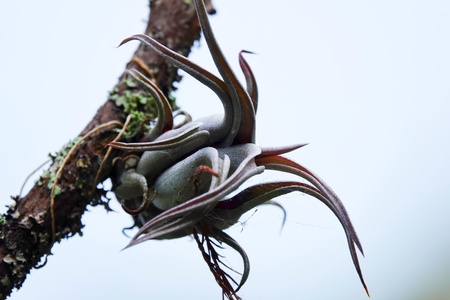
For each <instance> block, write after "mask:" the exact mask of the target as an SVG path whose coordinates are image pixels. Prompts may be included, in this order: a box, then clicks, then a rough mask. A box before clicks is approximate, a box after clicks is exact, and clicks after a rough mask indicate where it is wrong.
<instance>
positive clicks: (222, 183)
mask: <svg viewBox="0 0 450 300" xmlns="http://www.w3.org/2000/svg"><path fill="white" fill-rule="evenodd" d="M193 3H194V5H195V9H196V12H197V16H198V19H199V22H200V26H201V28H202V31H203V34H204V37H205V40H206V43H207V45H208V48H209V51H210V53H211V56H212V58H213V60H214V63H215V65H216V67H217V69H218V71H219V73H220V75H221V77H222V79H219V78H218V77H216V76H215V75H213V74H211V73H210V72H208V71H206V70H204V69H203V68H201V67H200V66H198V65H196V64H194V63H193V62H191V61H189V60H188V59H186V58H185V57H184V56H181V55H179V54H178V53H176V52H174V51H172V50H171V49H169V48H167V47H166V46H164V45H162V44H160V43H159V42H158V41H156V40H155V39H153V38H152V37H150V36H146V35H143V34H137V35H133V36H131V37H129V38H127V39H125V40H124V41H122V43H121V45H122V44H125V43H127V42H129V41H132V40H137V41H140V42H142V43H144V44H146V45H147V46H148V47H149V48H150V49H152V50H153V51H156V52H157V53H158V54H159V55H161V56H162V57H164V58H165V59H167V60H168V61H169V62H170V63H172V64H174V65H175V66H177V67H178V68H180V69H182V70H184V71H185V72H186V73H188V74H189V75H191V76H193V77H194V78H196V79H197V80H198V81H200V82H201V83H203V84H204V85H206V86H207V87H209V88H210V89H211V90H212V91H214V93H215V94H216V95H217V97H218V98H219V100H220V101H221V102H222V105H223V110H224V114H222V115H213V116H209V117H206V118H202V119H200V120H197V121H189V122H187V123H186V124H184V125H181V126H178V127H176V126H174V122H173V113H172V110H171V109H170V106H169V103H168V101H167V99H166V98H165V96H164V95H163V93H162V92H161V91H160V90H159V88H158V87H157V86H156V85H155V84H154V83H153V82H152V81H151V80H150V79H148V78H146V77H145V76H144V75H143V74H141V73H140V72H138V71H136V70H130V71H129V72H128V74H129V76H131V77H132V78H133V79H134V80H136V81H137V82H139V83H140V84H141V85H143V86H144V87H145V88H146V90H147V91H148V92H149V93H150V94H151V95H152V96H153V98H154V100H155V103H156V105H157V110H158V118H157V120H156V122H155V124H154V126H153V128H152V129H151V130H150V132H149V133H148V134H147V135H146V136H145V138H144V139H143V141H142V142H139V143H122V142H112V143H110V144H109V146H110V147H113V148H117V149H122V150H129V151H133V152H136V151H141V152H143V154H142V156H141V157H140V158H137V157H136V156H132V155H129V156H125V157H124V158H123V160H122V162H121V163H119V164H118V165H120V168H118V169H120V174H119V175H118V179H117V180H115V183H114V191H115V193H116V196H117V197H118V199H119V200H120V201H121V202H122V206H123V208H124V209H125V210H126V211H127V212H128V213H130V214H132V215H135V217H136V216H139V215H140V214H141V213H143V212H147V213H148V212H149V215H151V217H150V218H147V219H146V220H145V221H146V223H145V224H144V225H143V226H142V227H141V228H140V229H139V231H138V232H137V234H136V235H135V236H134V237H133V238H132V239H131V241H130V243H129V245H128V246H127V247H131V246H134V245H137V244H139V243H142V242H144V241H148V240H152V239H173V238H178V237H183V236H187V235H193V236H194V239H195V240H196V241H197V243H198V246H199V248H200V250H201V252H202V254H203V257H204V259H205V261H206V262H207V264H208V266H209V267H210V270H211V272H212V273H213V275H214V276H215V279H216V281H217V283H218V284H219V285H220V287H221V288H222V291H223V294H224V295H225V296H226V297H227V298H230V299H239V296H238V295H237V294H236V292H237V291H238V290H239V289H240V288H241V287H242V286H243V284H244V283H245V281H246V280H247V278H248V275H249V271H250V265H249V259H248V257H247V255H246V253H245V251H244V250H243V249H242V248H241V247H240V246H239V244H238V243H237V242H236V241H235V240H234V239H233V238H232V237H230V236H229V235H227V234H226V233H225V232H224V231H223V230H224V229H227V228H229V227H230V226H232V225H234V224H236V223H237V222H238V220H239V218H240V217H241V216H242V215H243V214H244V213H246V212H248V211H249V210H251V209H253V208H255V207H256V206H258V205H262V204H276V203H275V202H274V201H273V200H272V199H273V198H275V197H278V196H281V195H284V194H287V193H291V192H294V191H298V192H302V193H305V194H308V195H311V196H312V197H314V198H316V199H318V200H319V201H321V202H322V203H324V204H325V205H326V206H327V207H328V208H329V209H330V210H331V211H332V212H333V213H334V214H335V215H336V217H337V218H338V220H339V221H340V223H341V225H342V227H343V229H344V231H345V234H346V237H347V242H348V247H349V250H350V254H351V257H352V260H353V264H354V266H355V268H356V271H357V273H358V275H359V278H360V281H361V283H362V285H363V286H364V288H365V290H366V292H367V294H368V291H367V287H366V284H365V282H364V279H363V276H362V272H361V268H360V265H359V261H358V256H357V250H356V248H358V250H359V251H360V252H361V253H362V254H363V250H362V246H361V243H360V241H359V239H358V236H357V234H356V232H355V230H354V228H353V225H352V223H351V221H350V219H349V216H348V214H347V212H346V210H345V208H344V206H343V204H342V202H341V201H340V199H339V198H338V196H337V195H336V194H335V193H334V192H333V191H332V190H331V188H330V187H328V185H327V184H325V182H324V181H323V180H322V179H320V178H319V177H318V176H317V175H315V174H314V173H312V172H311V171H310V170H308V169H307V168H305V167H303V166H302V165H300V164H297V163H296V162H293V161H291V160H289V159H287V158H285V157H283V156H281V155H282V154H284V153H287V152H290V151H293V150H295V149H298V148H300V147H302V146H304V145H305V144H297V145H293V146H287V147H272V148H263V147H259V146H257V145H256V144H255V114H256V109H257V105H258V90H257V85H256V81H255V77H254V75H253V72H252V70H251V69H250V67H249V65H248V63H247V62H246V61H245V59H244V57H243V55H242V54H243V52H245V51H242V52H241V53H240V54H239V63H240V67H241V70H242V72H243V73H244V76H245V79H246V89H245V88H244V87H243V86H242V85H241V84H240V82H239V81H238V79H237V78H236V76H235V74H234V73H233V71H232V70H231V68H230V66H229V65H228V63H227V60H226V59H225V57H224V55H223V53H222V51H221V49H220V48H219V45H218V43H217V41H216V39H215V37H214V34H213V32H212V29H211V26H210V24H209V20H208V17H207V13H206V9H205V6H204V3H203V0H194V1H193ZM265 170H276V171H280V172H285V173H290V174H293V175H296V176H298V177H300V178H302V179H303V181H279V182H263V183H259V184H256V185H254V186H251V187H248V188H246V189H244V190H241V191H238V192H237V193H235V194H232V193H233V192H235V191H237V190H238V188H239V187H240V186H241V185H242V184H243V183H244V182H246V181H247V180H248V179H249V178H250V177H253V176H254V175H257V174H261V173H263V172H264V171H265ZM305 181H306V182H305ZM136 203H138V205H137V208H136V207H135V208H130V204H136ZM147 215H148V214H147ZM200 236H201V237H200ZM213 240H215V242H214V241H213ZM222 244H226V245H228V246H229V247H231V248H233V249H234V250H236V251H237V252H238V253H239V254H240V255H241V257H242V259H243V261H244V271H243V273H242V277H241V280H240V282H236V281H235V280H234V279H233V278H232V277H231V276H230V275H229V274H228V273H226V272H225V271H224V270H223V268H222V266H226V265H225V264H224V263H223V262H222V260H221V256H220V255H219V254H218V253H217V252H216V250H215V247H219V248H220V247H221V245H222ZM230 281H231V282H230ZM232 283H233V284H234V285H233V284H232Z"/></svg>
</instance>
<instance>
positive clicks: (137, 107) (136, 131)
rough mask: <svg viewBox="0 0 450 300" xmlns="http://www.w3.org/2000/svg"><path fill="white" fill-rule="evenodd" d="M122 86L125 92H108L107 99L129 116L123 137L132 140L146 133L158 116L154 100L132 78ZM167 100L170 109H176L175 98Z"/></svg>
mask: <svg viewBox="0 0 450 300" xmlns="http://www.w3.org/2000/svg"><path fill="white" fill-rule="evenodd" d="M124 84H125V85H126V87H127V89H126V90H125V91H123V92H119V89H118V88H117V87H116V88H115V89H114V90H113V91H112V92H110V96H109V98H110V99H111V100H113V101H114V102H115V103H116V105H117V106H120V107H122V109H123V112H124V113H125V114H127V115H129V116H131V120H130V124H129V125H128V127H127V128H126V130H125V133H124V135H123V137H124V138H125V139H132V138H133V137H135V136H138V135H144V134H145V133H147V132H148V131H149V130H150V128H151V126H152V124H153V123H154V121H155V119H156V118H157V116H158V115H157V109H156V104H155V100H154V99H153V97H152V96H151V95H150V93H148V92H146V91H144V90H143V89H142V88H140V87H139V85H138V83H137V82H136V81H134V80H133V79H132V78H127V79H125V80H124ZM168 99H169V103H170V105H171V106H172V109H173V110H175V109H177V107H176V104H175V98H174V97H173V96H171V95H169V97H168Z"/></svg>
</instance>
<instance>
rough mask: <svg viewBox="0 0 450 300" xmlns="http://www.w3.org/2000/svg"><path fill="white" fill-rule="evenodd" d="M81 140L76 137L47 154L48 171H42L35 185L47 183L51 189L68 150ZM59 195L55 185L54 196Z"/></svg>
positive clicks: (59, 191) (59, 192)
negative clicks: (49, 161)
mask: <svg viewBox="0 0 450 300" xmlns="http://www.w3.org/2000/svg"><path fill="white" fill-rule="evenodd" d="M80 140H81V137H76V138H74V139H72V140H70V141H69V142H68V143H67V144H66V145H64V147H63V148H62V149H61V150H59V151H56V152H55V153H49V155H48V156H49V157H50V158H51V160H52V165H51V166H50V168H48V170H44V172H43V173H42V175H41V177H39V179H38V181H37V182H36V184H37V185H39V186H41V185H43V184H44V183H45V182H46V183H47V188H48V189H49V190H51V189H52V188H53V185H55V181H56V174H57V172H58V170H59V168H60V167H61V165H62V163H63V161H64V159H65V158H66V156H67V154H68V153H69V151H70V149H72V148H73V146H75V144H77V143H78V142H79V141H80ZM59 194H61V188H60V187H59V186H58V185H56V186H55V189H54V196H58V195H59Z"/></svg>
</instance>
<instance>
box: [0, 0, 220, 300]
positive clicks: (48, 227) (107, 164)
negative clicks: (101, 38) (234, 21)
mask: <svg viewBox="0 0 450 300" xmlns="http://www.w3.org/2000/svg"><path fill="white" fill-rule="evenodd" d="M207 6H208V7H209V10H210V12H212V11H213V9H212V7H211V4H210V3H207ZM145 33H146V34H148V35H151V36H153V37H155V38H156V39H158V40H159V41H160V42H162V43H163V44H165V45H167V46H168V47H170V48H172V49H174V50H175V51H177V52H179V53H181V54H183V55H185V56H187V55H188V54H189V52H190V49H191V46H192V44H193V43H194V41H195V40H197V39H198V38H199V36H200V26H199V24H198V21H197V17H196V14H195V9H194V8H193V6H192V5H191V4H189V3H186V1H182V0H151V1H150V16H149V22H148V25H147V28H146V31H145ZM129 68H136V69H138V70H139V71H141V72H142V73H144V74H145V73H147V74H148V73H151V74H150V75H152V77H153V78H154V79H155V80H156V82H157V85H158V86H159V87H160V88H161V90H162V91H163V92H164V93H165V94H166V95H168V94H169V93H170V91H171V90H173V83H174V82H175V81H178V80H180V77H179V76H178V75H177V69H176V68H175V67H173V66H172V65H169V64H167V63H166V62H165V61H164V59H162V58H161V57H160V56H158V55H157V54H155V53H154V52H153V51H151V50H150V49H148V48H147V47H145V46H143V45H141V46H139V48H138V49H137V51H136V52H135V54H134V56H133V58H132V59H131V60H130V62H129V63H128V64H127V69H129ZM128 89H129V87H128V86H127V84H126V82H125V73H124V74H122V75H121V76H120V78H119V81H118V83H117V85H116V86H115V88H114V90H115V91H116V92H117V93H118V94H119V95H121V94H123V93H124V92H125V91H127V90H128ZM125 118H126V113H125V112H124V111H123V108H122V107H118V106H117V105H116V103H115V101H113V100H112V99H107V101H106V102H105V104H104V105H103V106H102V107H100V109H99V110H98V112H97V114H96V115H95V116H94V118H93V119H92V120H91V122H89V124H87V126H86V127H85V128H84V129H83V130H82V131H81V133H80V136H82V137H83V136H84V137H85V138H84V140H83V142H82V143H80V144H79V145H78V146H76V148H74V149H72V151H71V154H70V157H68V158H67V160H66V162H65V165H64V169H63V170H62V172H60V176H59V178H58V179H57V181H56V184H57V187H58V195H57V196H56V197H54V207H53V209H52V203H51V202H52V201H51V188H49V187H51V186H52V184H51V181H50V180H52V177H51V176H48V177H46V178H43V177H41V180H40V183H39V184H35V185H34V187H33V188H32V189H31V190H30V192H29V193H28V194H27V195H26V196H24V197H23V198H20V199H19V197H16V198H14V200H15V201H16V203H15V205H13V206H11V207H10V209H9V210H8V212H7V213H6V214H5V215H3V219H2V220H1V221H0V222H1V229H0V299H5V298H6V297H7V296H9V295H10V294H11V292H12V290H13V289H14V288H17V289H19V288H20V287H21V286H22V284H23V282H24V281H25V279H26V276H27V274H28V273H29V272H30V270H31V269H32V268H33V267H37V265H38V264H39V262H40V261H41V260H42V258H43V257H45V258H46V256H47V255H49V254H50V253H51V248H52V246H53V244H54V243H55V242H59V241H61V239H63V238H69V237H71V236H74V235H75V234H77V233H78V234H80V235H81V234H82V232H81V229H82V227H83V224H82V223H81V216H82V215H83V213H84V212H85V211H86V209H87V207H88V206H89V205H98V204H104V205H106V206H107V202H106V201H107V200H105V197H104V191H103V190H101V189H97V188H96V185H97V184H98V182H103V181H104V180H106V179H107V178H109V177H111V175H112V172H113V168H112V160H113V159H114V157H116V156H117V152H114V151H113V152H112V153H111V154H110V155H109V156H108V157H107V158H106V160H104V159H105V154H106V150H107V149H105V145H106V144H107V143H108V142H110V141H111V140H112V139H114V138H115V136H116V135H117V132H116V131H114V130H113V129H117V127H118V124H120V123H123V122H124V121H125ZM108 122H111V123H110V124H111V126H109V127H105V128H103V129H100V130H94V132H92V131H93V129H94V128H98V126H99V125H101V124H106V123H108ZM138 138H139V137H135V139H136V140H137V139H138ZM68 150H69V148H68V147H64V148H63V150H62V152H61V153H66V152H64V151H68ZM60 164H61V161H58V159H54V162H53V164H52V165H51V166H50V167H49V169H48V172H49V174H54V173H55V171H56V170H58V168H59V166H60ZM99 170H101V172H100V173H99ZM49 183H50V184H49ZM53 222H54V226H53V225H52V224H53ZM53 229H54V232H53Z"/></svg>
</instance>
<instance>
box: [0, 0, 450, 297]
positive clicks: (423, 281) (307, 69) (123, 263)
mask: <svg viewBox="0 0 450 300" xmlns="http://www.w3.org/2000/svg"><path fill="white" fill-rule="evenodd" d="M180 1H181V0H180ZM214 5H215V7H216V9H217V11H218V14H217V15H215V16H213V17H211V22H212V26H213V28H214V31H215V34H216V36H217V38H218V40H219V43H220V45H221V46H222V48H223V50H224V52H225V53H226V55H227V57H228V59H229V61H230V62H231V64H232V66H233V67H234V68H235V70H236V73H238V74H239V76H241V75H240V74H241V72H240V71H239V67H238V64H237V54H238V52H239V51H240V50H241V49H246V50H251V51H254V52H257V53H258V55H252V56H247V58H248V61H249V62H250V64H251V66H252V68H253V70H254V73H255V75H256V78H257V80H258V84H259V88H260V106H259V110H258V116H257V143H258V144H259V145H261V146H281V145H289V144H295V143H303V142H307V143H310V144H309V145H308V146H307V147H305V148H302V149H300V150H297V151H296V152H295V153H292V154H291V155H289V157H291V158H293V159H294V160H296V161H297V162H299V163H301V164H303V165H305V166H307V167H309V168H310V169H311V170H313V171H314V172H315V173H317V174H318V175H319V176H321V177H322V178H323V179H324V180H325V181H326V182H327V183H328V184H329V185H330V186H331V187H333V189H334V190H335V191H336V192H337V194H338V195H339V196H340V197H341V199H342V200H343V202H344V204H345V206H346V207H347V209H348V211H349V213H350V216H351V218H352V220H353V223H354V225H355V227H356V230H357V232H358V234H359V236H360V238H361V241H362V243H363V247H364V250H365V254H366V257H365V258H362V257H361V265H362V269H363V273H364V276H365V279H366V282H367V284H368V287H369V289H370V291H371V294H372V299H383V300H386V299H449V298H450V256H449V253H450V239H449V237H448V230H449V226H450V217H449V215H450V205H449V201H450V197H449V196H450V189H449V175H448V174H449V169H450V159H449V153H450V144H449V136H450V122H449V118H450V105H449V96H450V89H449V83H450V58H449V53H450V43H449V38H450V36H449V30H450V18H449V16H450V2H448V1H443V0H441V1H439V0H430V1H416V0H404V1H400V0H390V1H385V0H380V1H365V0H359V1H350V0H340V1H335V0H332V1H331V0H329V1H326V0H315V1H292V0H291V1H288V0H280V1H271V2H269V1H268V2H265V3H262V1H255V0H245V1H238V0H227V1H224V0H215V1H214ZM147 6H148V3H147V1H145V0H140V1H137V0H136V1H124V0H120V1H118V0H116V1H106V0H99V1H87V0H79V1H54V0H43V1H30V0H24V1H8V2H7V1H2V2H1V3H0V39H1V45H2V46H1V48H0V88H1V96H0V97H1V104H2V108H1V110H0V115H1V124H2V130H1V132H2V136H1V145H2V146H1V147H0V151H1V155H0V162H1V170H2V172H1V175H0V182H1V188H0V193H1V194H0V199H2V200H1V201H2V202H1V203H2V206H3V204H4V205H6V204H9V203H10V201H9V200H8V199H9V196H10V195H16V194H18V193H19V190H20V187H21V185H22V183H23V180H24V179H25V177H26V176H27V175H28V174H29V173H30V172H31V171H32V170H34V169H35V168H36V167H37V166H38V165H40V164H41V163H42V162H44V161H45V160H46V159H47V154H48V153H49V152H54V151H57V150H59V149H60V148H61V147H62V146H63V144H65V143H66V142H67V141H69V140H70V139H72V138H74V137H76V136H77V135H78V133H79V132H80V131H81V130H82V129H83V128H84V126H85V124H87V122H88V121H89V120H90V119H91V118H92V116H93V115H94V114H95V112H96V110H97V109H98V107H99V106H100V105H101V104H102V103H103V102H104V101H105V99H106V96H107V93H108V91H110V90H111V89H112V87H113V86H114V84H115V83H116V81H117V78H118V76H119V75H120V74H121V73H122V71H123V69H124V66H125V64H126V62H127V61H128V60H129V59H130V57H131V54H132V53H133V52H134V50H135V49H136V47H137V43H130V44H129V45H126V46H124V47H121V48H116V45H117V44H118V43H119V42H120V41H121V40H122V39H123V38H125V37H127V36H129V35H132V34H134V33H140V32H142V31H143V29H144V27H145V21H144V19H145V18H147V16H148V8H147ZM198 45H199V46H198ZM198 45H197V46H196V47H194V51H193V53H192V56H191V58H192V60H194V61H195V62H197V63H198V64H200V65H201V66H203V67H205V68H207V69H209V70H212V71H214V70H215V68H214V65H213V64H212V62H211V59H210V56H209V53H208V51H207V49H206V47H205V43H204V41H201V42H200V43H199V44H198ZM241 78H242V76H241ZM177 98H178V103H179V105H180V106H182V108H185V109H187V110H188V111H189V112H190V113H191V114H192V115H193V117H194V118H199V117H202V116H205V115H208V114H211V113H215V112H220V110H221V106H220V102H219V101H218V100H217V99H216V98H215V96H214V94H212V93H211V92H210V91H209V90H208V89H207V88H205V87H202V86H201V85H200V84H199V83H197V82H195V80H193V79H191V78H189V77H188V76H184V79H183V81H182V82H181V84H180V85H179V92H178V93H177ZM37 176H38V175H36V176H35V177H34V179H33V180H35V179H36V178H37ZM280 178H281V177H280V175H279V174H273V173H265V174H264V175H263V176H261V177H260V178H258V179H257V180H273V179H280ZM278 201H279V202H280V203H282V204H283V205H284V206H285V208H286V209H287V212H288V216H287V218H288V219H287V223H286V226H285V227H284V229H283V230H282V231H281V233H280V225H281V220H282V214H281V212H280V211H279V209H277V208H274V207H270V206H265V207H261V208H259V209H258V210H257V211H256V212H255V211H252V212H251V213H249V214H247V215H245V216H244V217H243V218H242V220H241V221H242V224H239V225H236V226H235V227H234V228H233V229H232V230H230V231H229V233H230V234H231V235H232V236H233V237H234V238H235V239H236V240H237V241H238V242H239V243H240V244H241V245H242V247H243V248H244V249H245V250H246V251H247V253H248V255H249V257H250V260H251V273H250V278H249V280H248V282H247V284H246V285H245V286H244V288H243V289H242V291H241V293H240V295H241V296H242V297H243V298H244V299H275V298H276V299H366V298H367V297H366V296H365V294H364V290H363V288H362V287H361V285H360V283H359V280H358V277H357V274H356V272H355V271H354V268H353V265H352V262H351V259H350V255H349V253H348V250H347V245H346V240H345V235H344V233H343V230H342V228H341V227H340V224H339V222H338V221H337V220H336V218H335V217H334V216H333V215H332V213H331V212H330V211H328V209H327V208H326V207H325V206H324V205H322V204H321V203H319V202H318V201H316V200H315V199H313V198H310V197H308V196H304V195H300V194H297V193H294V194H290V195H288V196H285V197H282V198H280V199H278ZM114 208H115V209H116V211H117V212H115V213H108V214H107V213H106V212H105V211H104V210H103V209H101V208H95V209H91V210H90V212H87V213H86V214H85V216H84V217H83V222H84V224H86V228H85V229H84V230H83V233H84V236H83V237H82V238H80V237H74V238H71V239H70V240H66V241H63V242H62V243H61V244H60V245H56V246H55V247H54V248H53V250H52V252H53V253H54V255H53V256H51V257H49V261H48V264H47V266H45V267H44V268H43V269H40V270H33V271H32V272H31V274H30V275H29V277H28V279H27V280H26V282H25V284H24V286H23V288H22V289H21V290H19V291H18V292H15V293H14V294H13V296H12V297H11V299H18V300H20V299H66V300H71V299H77V300H78V299H221V295H220V290H219V288H218V286H217V285H216V283H215V281H214V279H213V277H212V275H211V274H210V273H209V270H208V268H207V266H206V264H205V263H204V262H203V260H202V258H201V255H200V253H199V251H198V249H197V246H196V244H195V242H194V241H192V240H191V239H189V238H184V239H179V240H173V241H162V242H161V241H151V242H148V243H145V244H141V245H139V246H137V247H134V248H131V249H128V250H126V251H120V250H121V249H122V248H123V247H124V246H125V245H126V244H127V242H128V238H127V237H125V236H124V235H122V233H121V230H122V228H123V227H127V226H129V225H130V224H131V219H130V218H129V217H128V216H127V215H126V214H125V213H123V212H122V211H121V210H120V208H119V207H118V205H117V204H114ZM4 210H6V209H4ZM224 254H226V255H227V258H229V261H230V263H231V264H232V266H233V267H235V268H236V269H240V268H241V263H240V260H239V258H238V257H235V255H234V254H233V252H232V251H225V253H224Z"/></svg>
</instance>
